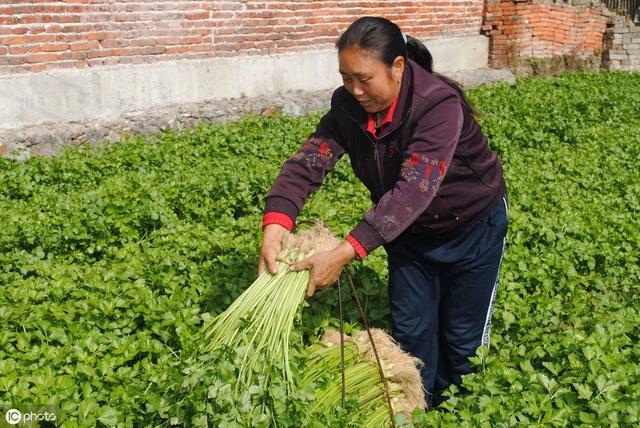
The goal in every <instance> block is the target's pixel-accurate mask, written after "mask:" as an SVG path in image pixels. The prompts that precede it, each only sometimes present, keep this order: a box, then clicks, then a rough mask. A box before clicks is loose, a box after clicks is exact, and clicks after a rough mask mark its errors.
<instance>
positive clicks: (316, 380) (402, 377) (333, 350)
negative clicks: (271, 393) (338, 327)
mask: <svg viewBox="0 0 640 428" xmlns="http://www.w3.org/2000/svg"><path fill="white" fill-rule="evenodd" d="M371 334H372V336H373V340H374V342H375V344H376V349H377V351H378V356H379V357H380V361H381V365H382V369H383V373H384V376H385V378H386V379H387V384H388V385H389V389H390V391H389V393H390V396H391V405H392V408H393V411H394V414H398V413H404V414H405V416H407V417H408V418H410V415H411V413H412V412H413V410H414V409H415V408H416V407H421V408H425V407H426V403H425V399H424V392H423V389H422V381H421V378H420V371H419V369H418V367H419V366H420V365H421V364H422V363H421V361H420V360H419V359H417V358H415V357H412V356H411V355H409V354H407V353H406V352H404V351H402V349H400V347H399V346H398V344H397V343H396V342H395V341H394V340H393V339H392V338H391V337H390V336H388V335H387V334H386V333H385V332H384V331H382V330H379V329H372V330H371ZM345 379H346V393H347V400H348V401H352V402H355V403H357V406H355V407H354V412H356V413H354V414H352V415H351V416H350V418H349V419H352V420H355V421H360V422H361V424H362V425H361V426H363V427H381V426H385V425H386V426H388V425H390V424H391V419H390V414H389V409H388V405H387V402H386V398H385V394H384V384H383V382H382V379H381V378H380V372H379V369H378V365H377V363H376V358H375V355H374V353H373V348H372V346H371V342H370V340H369V337H368V335H367V333H366V331H363V332H360V333H358V334H356V335H355V336H353V337H350V336H345ZM303 384H304V385H311V384H313V385H314V386H315V390H316V401H315V403H314V405H313V408H312V413H314V414H317V415H322V414H328V413H330V412H332V411H334V409H335V408H336V406H339V405H340V403H341V400H342V377H341V362H340V334H339V333H338V332H336V331H327V332H326V334H325V336H324V338H323V339H322V340H321V341H320V342H319V343H316V344H314V345H312V346H311V347H310V348H309V362H308V364H307V366H306V371H305V376H304V379H303Z"/></svg>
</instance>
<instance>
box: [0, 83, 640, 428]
mask: <svg viewBox="0 0 640 428" xmlns="http://www.w3.org/2000/svg"><path fill="white" fill-rule="evenodd" d="M469 96H470V99H471V100H472V102H474V103H475V105H476V107H478V109H479V110H481V111H482V112H483V113H484V116H483V117H482V118H481V124H482V126H483V129H484V130H485V132H486V134H487V135H488V137H489V140H490V144H491V146H492V148H494V149H495V150H497V151H498V152H499V154H500V157H501V159H502V161H503V165H504V169H505V174H506V179H507V185H508V188H509V203H510V207H509V216H510V229H509V232H508V237H507V238H508V242H507V249H506V254H505V258H504V263H503V269H502V274H501V282H500V289H499V291H498V298H497V302H496V308H495V312H494V316H493V323H492V329H491V348H490V349H489V350H486V349H481V350H480V351H479V353H478V355H477V357H475V358H474V363H475V364H476V366H477V369H478V371H477V373H475V374H472V375H469V376H467V377H465V378H464V383H463V387H464V388H463V389H464V390H465V391H464V392H463V391H461V390H458V389H457V388H455V387H454V388H452V389H451V391H450V394H451V398H450V399H449V401H447V402H446V403H445V404H443V405H442V406H441V407H440V408H439V409H438V410H436V411H431V412H426V413H425V412H423V411H415V412H414V414H413V421H412V422H410V421H408V420H406V419H405V420H404V421H400V423H404V424H406V425H407V426H408V425H410V424H411V423H413V424H414V425H415V426H425V427H426V426H497V427H501V426H527V427H528V426H539V427H542V426H571V427H573V426H581V425H582V426H594V425H603V426H614V427H615V426H620V427H624V426H638V424H640V166H639V165H640V74H638V73H601V74H597V73H568V74H563V75H561V76H559V77H556V78H553V79H520V80H518V82H517V83H516V84H515V85H512V86H508V85H498V86H492V87H479V88H476V89H473V90H471V91H469ZM319 117H320V115H318V114H316V115H311V116H308V117H303V118H292V117H288V116H281V115H276V116H274V117H271V118H266V117H247V118H245V119H243V120H242V121H240V122H238V123H232V124H228V125H224V126H222V125H216V126H214V125H202V126H200V127H198V128H197V129H194V130H191V131H184V132H183V133H180V134H176V133H172V132H166V133H161V134H157V135H154V136H151V137H138V138H128V139H126V140H123V141H122V142H120V143H119V144H117V145H112V146H105V147H101V148H93V149H83V150H78V149H69V150H66V151H65V152H64V153H62V154H61V155H59V156H57V157H55V158H53V159H31V160H29V161H28V162H26V163H23V164H16V163H14V162H13V161H10V160H6V159H3V158H0V331H1V332H2V334H1V335H0V403H2V405H3V406H4V408H3V411H6V410H7V409H9V408H11V407H17V408H19V406H20V405H22V404H24V403H40V404H49V403H50V404H53V405H55V406H57V408H58V409H59V413H60V418H59V419H58V424H59V425H60V426H68V427H73V426H124V427H133V426H136V427H137V426H216V427H217V426H221V427H235V426H269V425H275V424H277V425H279V426H323V427H324V426H339V425H340V424H343V425H350V424H351V425H353V426H358V424H357V422H356V421H353V420H351V419H350V418H349V412H350V406H354V405H357V403H353V402H351V403H348V405H347V407H346V408H344V409H339V410H337V411H336V412H334V413H332V414H331V415H326V418H324V419H323V420H319V418H316V419H310V418H309V414H308V409H310V408H312V407H313V402H314V400H315V392H314V390H313V388H306V389H303V390H299V391H296V392H295V393H290V392H288V390H287V388H286V387H285V386H286V385H285V384H284V380H283V383H282V384H281V385H280V386H278V382H277V375H275V374H274V375H273V376H272V377H273V378H274V379H275V381H274V382H275V383H273V384H272V385H270V386H269V387H268V388H267V387H266V386H265V385H264V384H261V383H260V381H258V382H256V383H254V384H253V385H251V386H250V387H248V388H246V389H245V390H243V391H241V393H240V394H239V397H236V398H232V397H235V395H232V389H233V385H234V384H235V379H236V378H237V376H238V374H237V373H236V372H235V371H234V368H233V362H234V360H235V359H237V358H242V357H243V355H242V352H243V350H239V349H232V348H225V349H219V350H216V351H214V352H211V353H208V354H204V355H203V354H199V355H198V354H197V352H196V351H197V350H198V349H199V348H200V347H201V346H203V345H204V344H205V343H204V342H205V341H206V338H205V337H204V335H203V333H202V331H203V326H204V325H205V323H206V322H208V321H209V320H211V319H212V318H213V317H215V316H216V315H218V314H220V313H221V312H222V311H224V310H225V309H226V308H227V307H229V305H230V304H231V303H232V302H233V301H234V300H235V299H236V298H237V297H238V296H239V295H240V294H241V293H242V292H243V291H244V290H245V289H246V288H247V287H248V286H249V284H251V283H252V282H253V281H254V280H255V278H256V269H257V260H258V251H259V245H260V238H261V236H260V224H261V218H262V207H263V201H264V196H265V195H266V192H267V191H268V189H269V188H270V185H271V183H272V180H273V179H274V177H275V175H276V174H277V172H278V170H279V168H280V165H281V163H282V162H283V161H284V160H285V159H286V158H287V157H288V156H289V155H291V154H292V153H293V152H294V151H295V150H296V148H297V147H298V146H299V145H300V144H301V143H302V141H303V140H304V138H305V137H306V136H308V135H309V133H310V132H312V130H313V129H314V125H315V123H316V122H317V120H318V119H319ZM369 205H370V202H369V199H368V196H367V193H366V190H365V189H364V187H363V186H362V185H361V184H359V183H358V182H357V179H356V178H355V176H354V175H353V173H352V172H351V170H350V166H349V164H348V160H347V159H343V160H342V161H340V163H339V164H338V166H337V168H336V170H335V171H333V172H332V173H331V174H330V176H329V177H328V179H327V181H326V182H325V184H324V185H323V186H322V188H321V190H320V191H319V192H317V193H316V194H315V195H313V196H312V198H311V199H310V201H309V202H308V204H307V206H306V207H305V209H304V211H303V213H302V215H301V217H300V219H301V220H304V219H308V220H313V219H322V220H323V221H324V222H325V224H327V225H328V227H329V228H330V229H331V230H332V231H333V232H334V233H335V234H336V235H337V236H340V237H344V236H345V235H346V233H348V232H349V231H350V229H351V228H352V227H353V226H354V225H355V224H356V222H357V221H358V220H359V219H360V217H361V216H362V214H363V213H364V212H365V211H366V210H367V209H368V207H369ZM385 260H386V256H385V254H384V251H383V250H382V249H380V250H377V251H376V252H374V253H373V254H371V255H370V256H369V257H367V259H366V260H365V261H364V262H355V263H354V264H353V265H352V267H351V269H352V271H353V273H354V277H355V279H356V282H357V284H358V285H359V289H360V297H361V299H362V301H363V304H364V305H365V306H366V310H367V314H368V316H369V319H370V322H371V324H372V325H373V326H375V327H379V328H386V327H388V320H387V316H388V310H387V291H386V275H387V273H386V266H385ZM347 300H348V304H347V307H346V308H345V311H346V317H347V321H348V325H347V331H348V332H351V331H356V330H357V329H358V326H359V325H360V320H359V316H358V311H357V307H356V306H355V304H354V303H352V300H351V299H350V297H349V296H348V293H347ZM337 314H338V301H337V293H336V290H335V289H329V290H325V291H322V292H319V293H317V294H316V296H314V298H313V299H312V300H311V301H310V302H309V305H308V306H307V307H306V308H304V310H303V311H302V314H301V320H300V322H299V323H298V324H296V328H295V330H296V332H297V333H296V335H295V344H301V343H304V344H305V345H309V344H310V343H311V342H313V341H314V340H315V339H317V338H319V337H320V335H321V334H322V332H323V330H324V329H327V328H337V325H338V321H337ZM292 346H293V345H292ZM293 347H294V348H295V346H293ZM194 355H197V357H194ZM222 357H224V358H222ZM221 358H222V360H226V361H227V363H225V364H219V363H217V362H219V361H221ZM213 361H216V364H211V362H213ZM302 361H303V360H302V352H300V354H299V355H298V354H296V353H295V352H293V355H292V370H293V375H294V377H296V376H297V377H302V376H303V374H304V373H305V367H304V365H303V364H302V363H301V362H302ZM273 370H274V372H276V371H277V367H275V366H274V368H273ZM351 409H353V408H351Z"/></svg>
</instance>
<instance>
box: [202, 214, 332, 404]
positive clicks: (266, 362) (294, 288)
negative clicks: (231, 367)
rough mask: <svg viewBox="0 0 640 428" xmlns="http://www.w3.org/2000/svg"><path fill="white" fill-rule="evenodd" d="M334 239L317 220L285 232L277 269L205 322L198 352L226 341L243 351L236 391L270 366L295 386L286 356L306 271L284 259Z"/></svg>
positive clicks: (307, 252)
mask: <svg viewBox="0 0 640 428" xmlns="http://www.w3.org/2000/svg"><path fill="white" fill-rule="evenodd" d="M338 244H339V242H338V240H337V239H336V238H335V237H334V236H333V235H332V234H331V232H330V231H329V230H328V229H327V228H325V227H324V226H322V225H321V224H316V225H315V226H314V227H313V228H311V229H309V230H306V231H304V232H302V233H300V234H298V235H292V234H290V235H288V236H287V237H286V238H285V240H284V243H283V248H284V249H283V251H282V253H281V254H280V257H279V259H280V260H279V261H278V262H277V263H278V273H277V274H276V275H273V274H271V273H270V272H268V271H265V272H264V273H263V274H262V275H260V276H259V277H258V279H256V281H255V282H254V283H253V284H251V286H250V287H249V288H248V289H247V290H246V291H245V292H244V293H242V295H240V297H238V299H236V301H234V302H233V303H232V304H231V306H229V308H228V309H227V310H226V311H224V312H223V313H222V314H220V315H219V316H217V317H216V318H214V319H213V320H212V321H211V322H210V323H209V324H207V325H206V326H205V328H204V343H205V344H204V347H203V349H202V350H203V352H205V353H206V352H210V351H212V350H215V349H219V348H221V347H224V346H227V347H229V348H231V349H234V350H236V351H241V353H242V354H243V356H242V359H241V362H240V364H239V367H238V370H239V374H238V380H237V383H236V385H235V392H236V393H237V392H239V391H240V390H241V389H243V388H246V387H248V386H250V385H251V384H253V383H254V382H255V380H256V378H257V376H258V375H267V376H269V374H270V373H271V371H272V370H274V368H277V370H280V371H281V372H282V373H281V374H282V378H283V379H285V382H286V383H287V385H288V389H289V390H290V391H291V390H292V389H293V387H294V384H295V382H294V379H293V374H292V372H291V368H290V361H289V354H290V352H289V351H290V350H289V346H290V342H291V341H292V337H291V334H292V330H293V327H294V321H295V319H296V317H297V316H298V315H299V313H300V309H301V307H302V305H303V303H304V296H305V292H306V289H307V283H308V281H309V271H308V270H303V271H298V272H293V271H290V270H289V268H288V264H289V263H294V262H297V261H300V260H303V259H305V258H307V257H309V256H311V255H312V254H314V253H316V252H319V251H323V250H329V249H333V248H335V247H336V246H337V245H338Z"/></svg>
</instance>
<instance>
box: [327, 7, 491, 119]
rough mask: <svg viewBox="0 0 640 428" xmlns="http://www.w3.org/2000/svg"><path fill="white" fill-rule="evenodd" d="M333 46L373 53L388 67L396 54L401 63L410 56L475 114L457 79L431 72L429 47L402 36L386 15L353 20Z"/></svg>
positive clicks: (476, 112) (340, 48)
mask: <svg viewBox="0 0 640 428" xmlns="http://www.w3.org/2000/svg"><path fill="white" fill-rule="evenodd" d="M405 38H406V39H405ZM405 40H406V41H405ZM336 47H337V48H338V52H341V51H342V50H344V49H347V48H350V47H358V48H360V49H364V50H368V51H371V52H374V53H375V55H376V57H377V58H378V59H379V60H380V61H382V62H383V63H384V64H386V65H387V66H389V67H391V66H392V65H393V61H395V59H396V58H397V57H399V56H401V57H403V58H404V60H405V63H406V61H407V59H412V60H413V61H415V62H416V63H417V64H418V65H420V66H421V67H422V68H424V69H425V70H427V71H428V72H429V73H431V74H433V75H434V76H436V77H438V78H439V79H441V80H442V81H444V82H445V83H447V84H448V85H449V86H451V87H452V88H453V89H455V90H456V91H457V92H458V93H459V94H460V97H461V98H462V102H463V105H464V106H465V107H466V108H467V109H468V110H469V111H470V112H471V114H473V115H474V116H478V115H479V114H478V111H477V110H476V109H475V108H474V107H473V106H472V105H471V103H470V102H469V100H468V99H467V97H466V95H465V94H464V91H463V90H462V87H461V86H460V84H459V83H458V82H456V81H454V80H452V79H449V78H448V77H445V76H443V75H441V74H438V73H434V72H433V58H432V56H431V52H429V49H427V47H426V46H425V45H424V44H423V43H422V42H421V41H420V40H418V39H416V38H415V37H411V36H407V35H404V34H403V33H402V32H401V31H400V28H399V27H398V26H397V25H396V24H394V23H393V22H391V21H389V20H388V19H386V18H381V17H374V16H365V17H362V18H359V19H357V20H355V21H354V22H353V23H352V24H351V25H350V26H349V28H347V30H346V31H345V32H344V33H342V35H341V36H340V38H339V39H338V41H337V42H336Z"/></svg>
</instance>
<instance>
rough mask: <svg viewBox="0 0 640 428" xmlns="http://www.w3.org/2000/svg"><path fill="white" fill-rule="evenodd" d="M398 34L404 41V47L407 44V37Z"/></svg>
mask: <svg viewBox="0 0 640 428" xmlns="http://www.w3.org/2000/svg"><path fill="white" fill-rule="evenodd" d="M400 34H402V40H404V44H405V45H406V44H407V35H406V34H404V33H400Z"/></svg>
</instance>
